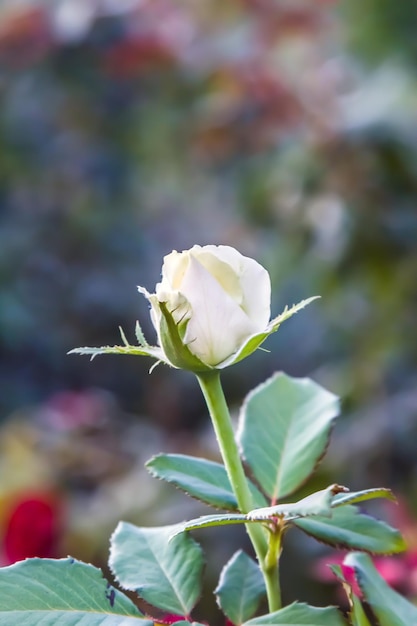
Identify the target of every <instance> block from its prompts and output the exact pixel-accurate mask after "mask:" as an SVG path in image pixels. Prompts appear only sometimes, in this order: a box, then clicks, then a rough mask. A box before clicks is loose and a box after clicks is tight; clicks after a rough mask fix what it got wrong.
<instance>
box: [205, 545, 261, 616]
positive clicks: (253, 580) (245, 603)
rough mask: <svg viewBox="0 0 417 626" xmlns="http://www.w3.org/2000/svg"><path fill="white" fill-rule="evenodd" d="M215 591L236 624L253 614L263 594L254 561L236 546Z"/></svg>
mask: <svg viewBox="0 0 417 626" xmlns="http://www.w3.org/2000/svg"><path fill="white" fill-rule="evenodd" d="M214 593H215V594H216V597H217V602H218V604H219V606H220V608H221V609H222V611H223V613H224V614H225V615H227V617H228V618H229V620H230V621H231V622H232V623H233V624H235V626H238V625H239V624H242V623H243V622H245V621H247V620H249V619H250V618H251V617H253V615H254V614H255V612H256V610H257V608H258V606H259V603H260V602H261V600H262V599H263V598H264V597H265V581H264V579H263V577H262V574H261V571H260V569H259V567H258V565H257V564H256V563H255V561H253V560H252V559H251V558H250V557H249V556H248V555H247V554H245V552H242V550H239V551H238V552H236V553H235V554H234V555H233V556H232V558H231V559H230V561H229V562H228V563H226V565H225V566H224V568H223V570H222V573H221V575H220V579H219V584H218V585H217V587H216V589H215V590H214Z"/></svg>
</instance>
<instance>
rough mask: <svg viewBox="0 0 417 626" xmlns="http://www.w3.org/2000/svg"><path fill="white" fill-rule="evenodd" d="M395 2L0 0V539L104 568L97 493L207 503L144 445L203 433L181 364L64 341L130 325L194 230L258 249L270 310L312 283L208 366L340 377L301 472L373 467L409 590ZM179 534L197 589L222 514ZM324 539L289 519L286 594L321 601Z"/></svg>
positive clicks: (410, 522) (413, 350) (388, 565)
mask: <svg viewBox="0 0 417 626" xmlns="http://www.w3.org/2000/svg"><path fill="white" fill-rule="evenodd" d="M416 25H417V14H416V11H415V6H414V5H413V3H412V2H390V1H389V0H378V1H377V0H340V1H337V0H229V1H228V2H220V1H218V0H212V1H211V2H194V1H191V0H178V1H176V2H171V1H170V0H55V1H53V2H52V1H47V0H44V1H42V0H31V1H30V0H2V1H1V2H0V216H1V229H0V353H1V357H0V450H1V454H0V503H1V507H0V544H1V550H0V552H1V563H2V564H8V563H12V562H14V561H15V560H17V559H20V558H24V557H26V556H58V557H59V556H65V555H67V554H68V553H70V554H72V555H73V556H74V557H77V558H81V559H84V560H87V561H91V562H93V563H95V564H97V565H100V566H102V567H104V568H105V567H106V561H107V554H108V540H109V535H110V533H111V532H112V530H113V528H114V527H115V525H116V523H117V521H118V520H119V519H120V518H123V519H125V520H130V521H134V522H136V523H139V524H142V525H155V524H166V523H174V522H176V521H179V520H180V519H184V518H186V517H188V516H195V515H198V514H201V513H207V509H205V508H204V507H203V506H202V505H201V506H200V505H198V504H197V503H194V502H192V501H191V500H189V499H187V498H186V497H185V496H181V494H179V493H178V492H176V491H175V490H174V489H172V488H169V487H167V486H164V485H162V484H161V483H159V482H158V481H156V480H154V479H151V478H150V477H149V476H148V474H147V472H146V470H145V469H144V468H143V464H144V462H145V461H146V460H147V459H148V458H149V457H150V456H151V455H152V454H153V453H157V452H160V451H165V452H182V453H191V454H194V455H202V456H206V457H209V458H213V459H216V458H218V457H217V451H216V446H215V442H214V440H213V435H212V433H211V430H210V426H209V424H208V419H207V415H206V409H205V406H204V403H203V400H202V398H201V397H200V392H199V389H198V387H197V384H196V382H195V380H194V378H193V377H192V376H191V375H189V374H187V373H182V372H177V371H170V370H169V369H167V368H164V367H159V368H157V369H156V370H155V371H154V372H153V373H152V375H150V376H149V374H148V369H149V367H150V365H151V361H148V360H146V359H133V358H131V357H117V356H106V357H98V358H97V359H95V360H94V361H93V362H92V363H90V362H89V360H88V359H87V358H83V357H79V356H66V352H67V351H68V350H70V349H71V348H74V347H78V346H84V345H92V346H100V345H107V344H113V343H118V342H119V341H120V337H119V331H118V326H119V325H121V326H123V328H124V330H125V332H126V334H127V336H128V338H129V339H131V340H132V341H133V339H134V325H135V321H136V319H140V320H141V323H142V326H143V328H144V331H145V334H146V335H147V337H148V339H149V341H153V340H154V332H153V329H152V327H151V324H150V322H149V316H148V312H147V305H146V302H145V301H144V299H143V297H141V296H140V295H139V294H138V293H137V289H136V286H137V285H143V286H145V287H147V288H148V289H149V290H151V291H152V290H153V287H154V285H155V283H156V282H157V281H158V279H159V275H160V269H161V264H162V257H163V255H164V254H167V253H169V252H170V251H171V250H172V249H177V250H182V249H184V248H188V247H191V246H192V245H193V244H194V243H199V244H202V245H204V244H207V243H216V244H227V245H232V246H234V247H236V248H237V249H239V250H240V251H241V252H242V253H244V254H246V255H248V256H253V257H255V258H256V259H257V260H258V261H259V262H261V263H262V264H263V265H264V266H265V267H266V268H267V269H268V271H269V272H270V274H271V278H272V282H273V313H274V314H278V313H279V312H280V311H281V310H282V309H283V308H284V306H285V305H286V304H289V305H291V304H293V303H295V302H297V301H299V300H301V299H303V298H307V297H309V296H312V295H316V294H320V295H321V296H322V299H321V300H319V301H318V302H316V303H314V304H313V305H311V306H310V307H308V308H307V309H306V310H305V311H303V312H301V313H299V314H298V315H297V316H296V317H295V318H293V319H292V320H291V321H289V322H287V323H286V324H285V325H284V326H283V327H282V328H281V329H280V331H279V332H278V333H277V334H276V335H274V336H273V337H271V338H270V339H269V340H268V343H267V346H266V347H268V348H269V349H270V351H271V352H270V354H265V353H264V352H259V353H257V354H256V355H254V356H252V357H251V358H250V359H248V360H247V361H244V362H243V363H241V364H239V365H237V366H235V367H233V368H231V369H230V370H228V371H226V372H225V374H224V377H223V378H224V385H225V389H226V393H227V396H228V398H229V400H230V402H231V404H232V406H233V407H234V409H235V411H236V412H237V410H238V407H239V404H240V403H241V401H242V399H243V398H244V396H245V395H246V393H247V392H248V391H249V390H250V389H251V388H252V387H253V386H254V385H256V384H258V383H260V382H262V381H263V380H265V378H267V377H268V376H269V375H271V374H272V373H273V372H274V371H276V370H284V371H285V372H287V373H288V374H290V375H293V376H310V377H312V378H313V379H314V380H316V381H317V382H319V383H320V384H322V385H324V386H325V387H327V388H328V389H330V390H331V391H333V392H334V393H337V394H339V395H340V396H341V397H342V400H343V415H342V417H341V418H340V419H339V422H338V424H337V426H336V429H335V432H334V436H333V439H332V443H331V446H330V449H329V453H328V456H327V458H326V460H325V462H324V463H323V465H322V467H321V469H320V471H319V473H318V474H317V476H316V478H315V484H314V486H316V487H318V488H321V487H324V486H326V485H327V484H329V483H331V482H338V483H341V484H347V485H348V486H349V487H350V488H351V489H360V488H365V487H372V486H380V485H383V486H385V487H391V488H392V489H394V490H395V491H396V493H397V495H398V496H399V498H400V501H401V505H400V506H399V507H395V508H390V509H384V510H382V509H381V510H379V511H377V512H378V513H380V515H381V516H382V517H384V518H385V519H388V520H389V521H391V523H393V524H394V525H397V526H400V527H401V528H402V530H403V531H404V532H405V533H406V535H407V537H408V539H409V545H410V550H409V553H408V554H407V555H405V556H401V557H398V558H396V559H393V558H390V559H383V560H381V563H380V566H381V569H383V568H385V569H384V572H385V574H384V575H386V577H387V579H389V580H390V582H391V583H392V584H394V585H395V586H396V587H397V588H398V589H400V590H401V591H402V592H403V593H405V594H406V595H407V596H408V597H410V598H414V597H415V596H417V538H416V533H417V521H415V520H416V519H417V517H416V516H417V501H416V493H417V332H416V323H417V206H416V192H417V74H416V67H417V39H416V36H415V31H416ZM226 531H227V532H226ZM199 538H200V536H199ZM201 539H202V540H203V542H205V544H206V545H208V546H210V559H209V562H208V566H207V572H206V579H207V588H208V593H207V599H203V604H204V603H207V605H208V606H209V607H210V609H209V610H210V611H213V615H214V611H215V609H214V602H213V600H212V599H211V596H210V592H211V589H212V588H213V586H214V585H215V581H216V578H217V577H218V573H219V570H220V568H221V565H222V564H223V563H224V562H225V561H226V559H227V558H228V557H230V556H231V554H232V553H233V551H234V550H235V549H236V548H237V547H240V544H241V542H242V541H245V538H244V535H243V534H242V535H238V534H237V533H236V530H235V529H234V530H233V531H230V529H225V530H224V531H219V530H216V531H214V530H208V531H207V532H206V533H205V534H204V535H202V536H201ZM328 554H329V555H330V557H332V558H333V557H334V558H338V555H335V554H334V553H333V552H331V551H330V552H329V553H328V552H327V551H326V550H324V548H323V547H319V546H318V545H317V544H315V543H313V542H309V541H307V540H306V539H304V538H303V537H300V536H296V535H295V533H294V537H292V535H291V534H290V535H289V536H288V539H287V550H286V551H285V553H284V558H286V562H287V563H286V564H287V566H288V568H289V569H288V572H289V573H288V576H287V578H286V580H285V581H284V593H285V597H286V600H287V601H289V600H292V599H295V598H299V599H302V600H307V601H310V602H314V603H316V604H320V603H321V602H325V601H328V600H329V598H330V599H331V600H332V601H336V602H337V601H338V596H337V595H336V594H337V592H336V591H335V590H336V587H335V586H333V585H332V583H331V582H330V580H331V577H329V575H328V573H327V570H326V568H324V567H323V565H322V563H323V561H322V559H323V558H325V560H328V558H329V557H328V556H327V555H328ZM327 579H329V581H327ZM197 617H198V615H197ZM213 619H214V618H213Z"/></svg>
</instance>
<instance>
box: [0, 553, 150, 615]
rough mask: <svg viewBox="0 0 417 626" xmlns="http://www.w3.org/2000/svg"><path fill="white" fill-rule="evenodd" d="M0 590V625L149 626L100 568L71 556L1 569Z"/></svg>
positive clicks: (35, 560)
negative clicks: (76, 625) (108, 580)
mask: <svg viewBox="0 0 417 626" xmlns="http://www.w3.org/2000/svg"><path fill="white" fill-rule="evenodd" d="M0 588H1V594H0V626H17V625H18V624H24V625H25V626H40V624H42V626H56V625H57V624H59V626H74V624H80V625H81V624H85V625H86V626H87V624H88V626H152V621H150V620H147V619H145V618H143V616H142V613H141V612H140V611H139V610H138V609H137V608H136V607H135V605H134V604H133V602H131V600H129V598H127V597H126V596H125V595H124V594H122V593H121V592H120V591H118V590H116V589H115V588H114V587H112V586H111V585H110V584H109V583H108V582H107V580H105V579H104V578H103V574H102V572H101V570H99V569H97V568H96V567H93V566H92V565H87V564H86V563H81V562H80V561H76V560H75V559H71V558H67V559H59V560H55V559H28V560H26V561H21V562H19V563H16V564H15V565H10V566H9V567H3V568H0Z"/></svg>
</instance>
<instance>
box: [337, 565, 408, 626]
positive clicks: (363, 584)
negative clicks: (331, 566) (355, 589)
mask: <svg viewBox="0 0 417 626" xmlns="http://www.w3.org/2000/svg"><path fill="white" fill-rule="evenodd" d="M344 563H345V565H347V566H349V567H353V569H354V571H355V575H356V581H357V583H358V585H359V588H360V589H361V591H362V593H363V595H364V599H365V600H366V602H367V604H368V605H369V607H370V609H371V612H372V613H373V614H374V615H375V618H376V619H377V621H378V624H379V626H415V625H416V624H417V607H416V606H415V605H414V604H411V602H408V600H406V599H405V598H403V597H402V596H401V595H400V594H399V593H397V592H396V591H394V590H393V589H392V588H391V587H390V586H389V585H387V583H386V582H385V580H384V579H383V578H382V577H381V576H380V575H379V574H378V572H377V570H376V569H375V567H374V565H373V563H372V559H371V558H370V557H369V556H368V555H366V554H358V553H352V554H348V556H347V557H346V559H345V561H344Z"/></svg>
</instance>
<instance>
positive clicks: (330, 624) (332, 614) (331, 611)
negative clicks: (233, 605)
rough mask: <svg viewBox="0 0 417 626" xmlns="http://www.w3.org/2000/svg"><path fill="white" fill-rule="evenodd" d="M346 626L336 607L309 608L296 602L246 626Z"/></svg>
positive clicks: (247, 623) (257, 618)
mask: <svg viewBox="0 0 417 626" xmlns="http://www.w3.org/2000/svg"><path fill="white" fill-rule="evenodd" d="M275 624H277V625H278V624H279V625H280V626H295V625H297V626H346V622H345V620H344V619H343V618H342V616H341V614H340V613H339V611H338V610H337V609H336V607H333V606H331V607H327V608H325V609H321V608H317V607H314V606H309V605H308V604H304V603H299V602H294V603H293V604H290V605H289V606H287V607H285V609H281V610H280V611H276V612H275V613H269V614H268V615H263V616H262V617H255V619H251V620H250V621H249V622H246V624H245V626H275Z"/></svg>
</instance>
